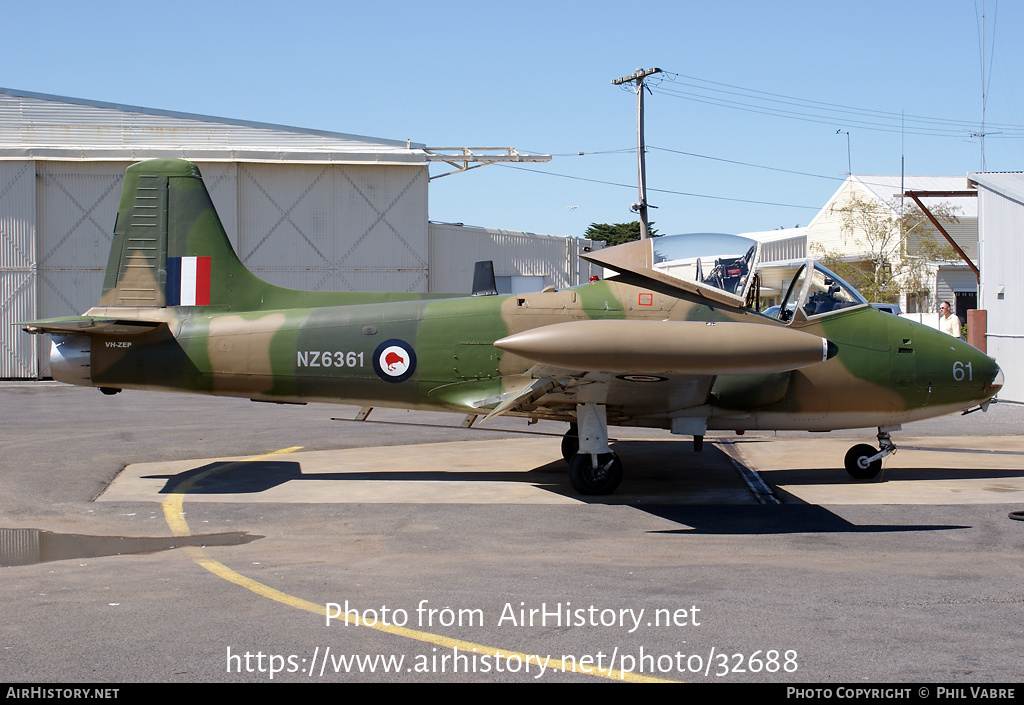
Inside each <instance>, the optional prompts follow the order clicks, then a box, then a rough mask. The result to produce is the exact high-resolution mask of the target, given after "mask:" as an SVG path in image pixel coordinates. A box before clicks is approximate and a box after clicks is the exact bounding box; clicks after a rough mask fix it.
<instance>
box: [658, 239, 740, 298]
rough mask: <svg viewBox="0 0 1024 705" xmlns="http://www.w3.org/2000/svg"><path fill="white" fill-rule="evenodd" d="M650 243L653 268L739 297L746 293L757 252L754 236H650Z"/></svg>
mask: <svg viewBox="0 0 1024 705" xmlns="http://www.w3.org/2000/svg"><path fill="white" fill-rule="evenodd" d="M651 247H652V249H653V258H652V259H653V264H654V268H655V269H656V270H659V271H661V272H664V273H665V274H668V275H669V276H672V277H675V278H676V279H682V280H684V281H688V282H694V283H696V284H703V285H705V286H710V287H714V288H715V289H718V290H720V291H724V292H725V293H727V294H732V295H733V296H737V297H739V298H741V299H743V298H744V297H745V295H746V292H747V285H748V284H749V283H750V281H751V277H750V274H751V272H752V271H753V270H754V269H755V268H756V266H757V255H758V253H759V247H758V243H757V241H756V240H751V239H749V238H745V237H740V236H739V235H726V234H724V233H698V234H691V235H669V236H666V237H658V238H652V239H651Z"/></svg>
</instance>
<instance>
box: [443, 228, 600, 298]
mask: <svg viewBox="0 0 1024 705" xmlns="http://www.w3.org/2000/svg"><path fill="white" fill-rule="evenodd" d="M603 246H604V243H603V242H597V243H594V242H592V241H590V240H582V239H578V238H569V237H556V236H554V235H537V234H533V233H521V232H510V231H508V230H499V229H493V228H477V227H467V226H462V225H451V224H446V223H445V224H442V223H431V224H430V266H431V269H430V291H432V292H437V293H469V292H470V291H471V290H472V285H473V265H474V263H476V262H478V261H481V260H491V261H493V262H494V274H495V276H499V277H501V276H519V277H522V276H528V277H539V276H543V277H544V286H554V287H556V288H559V289H562V288H565V287H569V286H575V285H576V284H579V283H582V282H585V281H587V280H588V279H589V277H590V274H591V271H593V274H600V273H601V268H600V267H597V266H594V265H591V264H590V263H588V262H586V261H585V260H581V259H580V257H579V255H580V253H581V252H583V251H585V249H586V248H591V249H599V248H601V247H603Z"/></svg>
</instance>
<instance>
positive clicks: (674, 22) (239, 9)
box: [0, 0, 1024, 235]
mask: <svg viewBox="0 0 1024 705" xmlns="http://www.w3.org/2000/svg"><path fill="white" fill-rule="evenodd" d="M984 9H985V15H986V18H985V24H986V25H987V29H986V32H985V34H986V45H987V46H986V57H987V59H989V60H990V61H991V71H989V70H988V63H986V76H987V77H988V80H989V83H988V99H987V109H986V125H987V129H988V130H989V131H990V132H993V133H995V132H999V133H1000V134H991V135H990V136H989V137H988V139H987V140H986V143H985V151H986V162H987V167H988V169H989V170H990V171H1016V170H1021V169H1024V127H1022V126H1024V93H1022V88H1021V85H1022V83H1021V80H1020V78H1021V76H1020V72H1021V68H1022V67H1024V46H1022V44H1021V42H1020V41H1019V37H1020V36H1021V35H1022V29H1024V3H1019V2H1006V1H1005V0H1004V1H1003V2H1001V3H998V4H997V3H996V2H994V0H987V2H985V4H984ZM981 10H982V2H981V0H977V2H975V1H974V0H940V1H932V2H924V1H923V0H922V1H918V0H907V1H903V2H900V1H899V0H895V1H894V0H886V1H885V2H875V1H874V0H860V1H859V2H857V3H849V2H842V3H840V2H827V1H824V0H818V1H815V2H811V1H793V2H776V3H770V2H739V1H729V0H721V1H719V2H714V3H709V2H703V3H690V2H671V3H658V2H652V3H647V4H627V3H622V2H558V1H557V0H550V1H549V2H532V1H529V0H527V1H525V2H517V3H492V2H444V1H440V0H434V1H432V2H398V1H392V2H388V1H386V0H385V1H383V2H374V3H366V2H360V3H349V2H302V1H298V2H292V3H288V4H284V3H279V2H275V3H262V2H246V3H232V2H215V1H209V2H192V1H191V0H186V1H184V2H182V1H178V2H175V3H169V4H167V3H145V4H144V3H137V2H126V3H119V2H106V3H104V2H98V3H82V2H45V1H41V2H38V3H20V2H5V3H3V16H4V18H5V20H4V23H5V25H6V26H7V28H8V31H7V32H5V40H4V45H3V48H2V50H0V51H2V52H3V64H2V65H3V69H2V71H0V85H3V86H5V87H8V88H15V89H19V90H26V91H36V92H41V93H52V94H57V95H66V96H72V97H77V98H85V99H92V100H100V101H110V102H115V103H122V104H129V105H141V106H146V107H153V108H161V109H166V110H177V111H183V112H191V113H201V114H206V115H215V116H223V117H231V118H238V119H246V120H254V121H259V122H269V123H278V124H284V125H294V126H299V127H307V128H315V129H322V130H331V131H337V132H346V133H353V134H361V135H368V136H373V137H382V138H389V139H407V138H409V139H412V140H413V141H414V142H419V143H424V144H426V145H427V146H433V147H462V146H468V147H505V146H512V147H515V148H517V149H519V150H520V151H521V152H542V153H549V154H552V155H559V156H555V157H554V159H552V161H551V162H549V163H547V164H540V165H529V164H527V165H521V166H520V167H516V168H512V167H506V166H488V167H484V168H481V169H477V170H475V171H472V172H469V173H466V174H458V175H453V176H449V177H445V178H441V179H437V180H435V181H433V182H432V184H431V189H430V217H431V219H434V220H442V221H457V222H464V223H467V224H473V225H484V226H489V227H501V228H508V229H514V230H527V231H533V232H543V233H552V234H558V235H580V234H582V233H583V231H584V230H585V228H586V227H587V225H588V224H589V223H591V222H624V221H628V220H632V219H634V217H633V215H632V214H631V213H630V212H629V205H630V204H631V203H632V202H634V201H635V200H636V191H635V183H636V156H635V153H633V152H631V151H630V150H632V149H635V140H636V135H635V129H636V126H635V101H636V98H635V95H634V94H633V93H631V92H627V91H625V90H623V89H621V88H618V87H615V86H613V85H612V84H611V80H612V79H613V78H616V77H619V76H624V75H627V74H630V73H632V72H633V70H634V69H636V68H638V67H643V68H649V67H654V66H657V67H660V68H662V69H663V70H664V71H665V72H666V73H665V74H664V76H663V79H662V80H661V81H660V82H657V83H653V84H652V91H653V92H652V93H651V94H648V95H647V99H646V115H647V122H646V136H647V144H648V147H649V152H648V155H647V169H648V185H649V188H650V189H652V191H651V192H650V193H649V196H648V200H649V202H650V203H652V204H653V205H656V206H658V209H657V210H652V211H651V219H652V220H653V221H655V227H656V228H657V229H658V230H659V231H661V232H664V233H676V232H694V231H718V232H745V231H754V230H770V229H774V228H777V227H782V226H785V227H792V226H794V225H797V224H801V225H806V224H807V223H808V222H809V220H810V219H811V218H812V217H813V215H814V214H815V212H816V210H817V209H818V208H820V207H821V206H822V205H823V204H824V203H825V201H826V200H827V199H828V197H829V196H830V195H831V194H832V193H833V192H834V191H835V190H836V188H838V186H839V184H840V183H841V179H842V176H843V174H844V173H845V172H846V171H847V136H846V134H845V132H849V139H850V161H851V164H852V168H853V171H854V173H858V174H898V173H899V170H900V156H901V153H902V154H904V155H905V159H906V171H907V173H908V174H935V175H937V174H956V175H959V174H966V173H967V172H969V171H976V170H978V169H980V166H981V151H980V145H979V141H978V139H977V138H972V137H970V134H969V133H970V132H972V131H973V132H977V131H979V130H980V121H981V103H982V101H981V59H980V52H981V47H980V44H981V33H980V23H981V19H980V15H981ZM15 28H17V31H11V30H12V29H15ZM993 37H994V44H993ZM727 101H728V102H727ZM839 106H843V107H839ZM780 111H786V113H787V114H786V115H780V114H779V113H780ZM865 111H870V112H865ZM901 112H903V113H905V115H906V116H907V118H906V120H905V123H904V124H905V128H904V132H903V134H901V132H900V128H899V118H898V116H899V114H900V113H901ZM894 116H895V117H894ZM911 116H922V117H926V118H928V119H929V120H930V121H929V122H924V121H921V120H918V119H917V118H916V117H911ZM1014 126H1016V127H1014ZM837 131H842V132H841V133H839V134H837ZM579 152H584V153H585V154H584V155H583V156H577V154H578V153H579ZM562 155H565V156H562ZM736 162H740V163H736ZM750 165H757V166H750ZM765 167H767V168H765ZM435 171H436V172H439V171H441V170H440V169H437V170H435ZM790 172H800V173H790ZM598 182H607V183H598ZM614 184H623V185H626V186H628V188H627V187H626V186H616V185H614ZM656 189H660V191H658V190H656Z"/></svg>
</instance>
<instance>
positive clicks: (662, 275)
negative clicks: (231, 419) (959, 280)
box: [21, 160, 1002, 494]
mask: <svg viewBox="0 0 1024 705" xmlns="http://www.w3.org/2000/svg"><path fill="white" fill-rule="evenodd" d="M758 254H759V250H758V246H757V243H755V242H753V241H751V240H746V239H744V238H738V237H735V236H730V235H705V236H700V237H693V236H674V237H662V238H657V239H653V240H642V241H639V242H633V243H628V244H626V245H621V246H619V247H614V248H609V249H607V250H602V251H600V252H594V253H591V254H590V255H588V256H587V258H588V259H590V260H591V261H593V262H596V263H599V264H602V265H603V266H605V267H606V268H608V269H611V270H614V271H615V272H617V274H616V275H615V276H613V277H611V278H610V279H608V280H605V281H596V282H591V283H589V284H585V285H582V286H578V287H574V288H570V289H564V290H560V291H556V290H554V289H551V288H549V289H545V290H544V291H541V292H537V293H532V294H518V295H515V294H514V295H510V296H499V295H493V294H492V295H478V296H458V297H456V296H446V297H438V296H431V295H423V294H386V293H351V292H322V291H321V292H310V291H295V290H290V289H284V288H281V287H278V286H274V285H271V284H268V283H266V282H263V281H261V280H260V279H258V278H257V277H256V276H255V275H253V274H252V273H250V272H249V271H248V270H247V269H246V268H245V266H244V265H243V264H242V263H241V262H240V261H239V259H238V257H237V256H236V255H235V252H234V250H233V249H232V247H231V244H230V242H229V241H228V238H227V236H226V234H225V232H224V229H223V227H222V226H221V223H220V220H219V218H218V217H217V213H216V211H215V210H214V207H213V204H212V202H211V200H210V197H209V195H208V193H207V191H206V187H205V186H204V184H203V181H202V177H201V176H200V173H199V170H198V169H197V168H196V166H195V165H194V164H192V163H190V162H187V161H182V160H151V161H146V162H142V163H139V164H135V165H133V166H131V167H129V169H128V171H127V172H126V174H125V182H124V189H123V192H122V195H121V202H120V207H119V209H118V214H117V220H116V223H115V226H114V240H113V247H112V249H111V253H110V260H109V264H108V265H107V270H106V276H105V279H104V284H103V293H102V296H101V297H100V302H99V306H97V307H95V308H92V309H90V310H89V311H87V312H86V313H85V314H84V315H83V316H77V317H68V318H56V319H49V320H41V321H31V322H27V323H23V324H21V325H23V326H24V328H25V330H27V331H28V332H30V333H48V334H50V335H51V336H52V337H53V347H52V351H51V357H50V359H51V370H52V374H53V377H54V378H55V379H57V380H60V381H62V382H67V383H70V384H78V385H86V386H95V387H99V388H100V390H101V391H103V392H105V393H108V394H110V393H114V392H117V391H120V390H121V389H125V388H128V389H149V390H160V391H175V392H189V393H196V394H213V395H223V396H236V397H243V398H250V399H253V400H257V401H272V402H284V403H305V402H310V401H316V402H336V403H346V404H358V405H363V406H388V407H398V408H409V409H429V410H440V411H450V412H456V413H459V414H467V415H468V414H473V415H479V416H485V418H491V417H494V416H498V415H510V416H523V417H529V418H538V419H551V420H559V421H566V422H568V423H569V430H568V431H567V432H566V434H565V437H564V439H563V442H562V453H563V456H564V457H565V459H566V460H567V461H568V463H569V466H570V479H571V481H572V484H573V486H574V487H575V489H576V490H577V491H578V492H580V493H583V494H606V493H610V492H612V491H614V490H615V488H616V487H617V486H618V484H619V482H620V480H621V477H622V472H623V468H622V463H621V461H620V460H619V458H618V457H617V456H616V455H615V454H614V453H613V452H612V451H611V449H610V448H609V444H608V426H609V425H622V426H643V427H650V428H663V429H668V430H670V431H671V432H673V433H676V434H685V435H689V436H693V438H694V445H695V447H696V448H697V449H698V450H699V449H700V445H701V441H702V440H703V437H704V434H705V432H706V431H707V430H709V429H718V430H736V431H743V430H748V429H750V430H753V429H801V430H808V431H828V430H832V429H839V428H861V427H867V426H870V427H876V426H877V427H878V439H879V445H880V448H879V449H878V450H876V449H875V448H873V447H872V446H870V445H856V446H854V447H853V448H851V449H850V452H849V453H848V454H847V456H846V460H845V464H846V467H847V470H848V471H849V472H850V474H852V475H853V476H854V477H857V478H870V477H873V476H875V475H876V474H877V473H878V471H879V469H880V467H881V459H882V458H883V457H885V456H886V455H888V454H889V453H891V452H893V451H894V450H895V446H894V445H893V444H892V441H891V439H890V437H889V433H890V432H891V431H893V430H897V429H898V428H899V427H900V424H902V423H904V422H908V421H914V420H917V419H923V418H928V417H932V416H938V415H942V414H947V413H950V412H953V411H957V410H962V409H967V408H970V407H974V406H976V405H987V402H988V401H989V400H990V399H991V398H992V396H993V395H994V394H995V393H996V392H997V391H998V390H999V388H1000V387H1001V386H1002V373H1001V372H1000V370H999V368H998V367H997V366H996V364H995V361H993V360H992V359H990V358H989V357H987V356H985V355H984V354H982V353H981V352H979V351H978V350H976V349H975V348H973V347H971V346H969V345H967V344H965V343H963V342H961V341H959V340H957V339H954V338H951V337H949V336H946V335H944V334H942V333H939V332H938V331H935V330H932V329H930V328H928V327H926V326H923V325H919V324H916V323H912V322H910V321H907V320H904V319H901V318H898V317H896V316H893V315H890V314H886V313H882V312H879V311H877V310H875V309H874V308H872V307H871V306H869V305H867V303H866V302H865V300H864V299H863V298H862V297H861V296H860V295H859V294H858V293H857V292H856V291H855V290H854V289H853V288H852V287H850V286H849V285H847V284H846V283H845V282H843V281H842V280H841V279H839V277H837V276H835V275H834V274H832V273H831V272H829V271H828V270H826V269H825V268H823V267H822V266H820V265H819V264H816V263H814V262H813V261H810V260H808V261H807V262H805V263H804V264H803V266H802V267H800V269H799V272H798V273H797V275H796V276H795V277H794V279H793V282H792V285H791V286H790V287H789V291H788V292H787V293H786V295H785V298H784V300H783V303H782V306H781V308H780V311H781V312H782V313H783V315H782V319H783V320H780V319H778V318H769V317H767V316H764V315H762V314H760V313H758V312H757V311H756V310H755V309H756V305H755V302H756V299H757V290H758V289H757V287H758V282H759V277H758V276H757V271H756V266H757V257H758ZM485 288H486V287H485ZM478 293H480V292H478Z"/></svg>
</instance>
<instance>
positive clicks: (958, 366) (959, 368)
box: [953, 360, 974, 382]
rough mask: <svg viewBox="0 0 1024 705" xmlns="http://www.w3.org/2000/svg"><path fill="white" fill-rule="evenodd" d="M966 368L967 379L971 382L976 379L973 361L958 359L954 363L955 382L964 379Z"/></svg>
mask: <svg viewBox="0 0 1024 705" xmlns="http://www.w3.org/2000/svg"><path fill="white" fill-rule="evenodd" d="M964 370H967V372H966V377H967V381H968V382H971V381H973V380H974V371H973V370H972V369H971V363H969V362H968V363H963V362H960V361H959V360H957V361H956V362H954V363H953V380H954V381H955V382H961V381H963V379H964V376H965V373H964Z"/></svg>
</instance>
